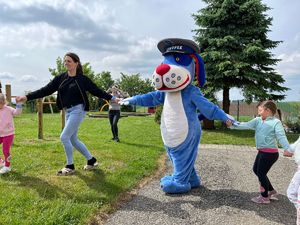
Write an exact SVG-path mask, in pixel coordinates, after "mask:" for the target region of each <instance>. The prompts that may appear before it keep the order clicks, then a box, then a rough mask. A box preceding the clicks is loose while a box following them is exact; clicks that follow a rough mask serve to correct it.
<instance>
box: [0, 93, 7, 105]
mask: <svg viewBox="0 0 300 225" xmlns="http://www.w3.org/2000/svg"><path fill="white" fill-rule="evenodd" d="M5 102H6V99H5V95H4V94H2V93H0V103H5Z"/></svg>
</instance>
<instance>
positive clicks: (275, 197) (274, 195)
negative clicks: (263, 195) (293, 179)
mask: <svg viewBox="0 0 300 225" xmlns="http://www.w3.org/2000/svg"><path fill="white" fill-rule="evenodd" d="M268 195H269V196H268V197H269V199H270V200H275V201H278V200H279V199H278V193H277V191H275V190H273V191H269V193H268Z"/></svg>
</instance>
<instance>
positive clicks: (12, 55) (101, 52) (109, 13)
mask: <svg viewBox="0 0 300 225" xmlns="http://www.w3.org/2000/svg"><path fill="white" fill-rule="evenodd" d="M263 2H264V3H266V4H267V5H268V6H269V7H271V8H272V10H270V11H269V12H268V14H269V15H270V16H271V17H273V26H272V27H271V30H272V32H270V33H269V38H270V39H272V40H274V41H275V40H276V41H277V40H281V41H283V43H282V44H280V45H279V46H278V47H277V48H276V49H274V50H273V52H274V54H275V56H276V57H277V58H281V59H282V61H281V62H280V63H279V64H278V66H277V67H276V69H277V70H278V71H279V73H280V74H283V76H284V79H285V80H286V83H285V84H284V85H285V86H286V87H289V88H291V90H290V91H288V92H286V94H287V98H286V100H288V101H300V88H299V83H300V82H299V81H300V76H299V75H300V25H299V21H300V13H299V9H300V1H299V0H289V1H284V0H276V1H274V0H264V1H263ZM204 6H205V5H204V3H203V2H202V1H200V0H185V1H182V0H151V1H146V0H118V1H117V0H85V1H75V0H68V1H65V0H14V1H7V0H0V49H1V54H0V81H1V82H2V85H3V86H4V85H5V84H11V85H12V94H13V95H23V94H24V92H25V91H29V90H32V91H33V90H36V89H37V88H40V87H42V86H43V85H45V84H47V82H48V81H49V80H50V79H51V75H50V73H49V71H48V68H55V67H56V62H55V60H56V58H57V57H58V56H60V57H63V56H64V54H65V53H66V52H68V51H72V52H75V53H77V54H78V55H79V56H80V58H81V61H82V63H85V62H90V64H91V66H92V68H93V70H94V71H95V72H97V73H100V72H102V71H110V72H111V73H112V76H113V78H114V79H116V78H119V76H120V72H123V73H125V74H133V73H140V74H141V75H142V76H143V77H149V78H150V75H151V74H152V72H153V71H154V68H155V67H156V66H157V64H159V63H160V62H161V60H162V56H161V54H160V53H159V51H158V50H157V48H156V45H157V42H158V41H159V40H161V39H164V38H167V37H180V38H187V39H193V35H194V33H193V32H192V30H193V29H194V28H195V22H194V20H193V18H192V17H191V15H192V14H193V13H196V12H197V11H198V10H199V9H201V8H203V7H204ZM241 98H242V97H241V96H240V95H239V91H238V90H233V91H232V92H231V99H232V100H236V99H241Z"/></svg>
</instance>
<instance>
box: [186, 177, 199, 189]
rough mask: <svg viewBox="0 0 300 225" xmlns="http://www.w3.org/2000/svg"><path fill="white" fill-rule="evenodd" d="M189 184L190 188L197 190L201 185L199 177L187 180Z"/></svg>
mask: <svg viewBox="0 0 300 225" xmlns="http://www.w3.org/2000/svg"><path fill="white" fill-rule="evenodd" d="M189 182H190V184H191V188H198V187H200V185H201V181H200V179H199V177H197V178H195V177H194V178H193V179H192V178H191V179H190V180H189Z"/></svg>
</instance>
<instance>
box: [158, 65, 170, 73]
mask: <svg viewBox="0 0 300 225" xmlns="http://www.w3.org/2000/svg"><path fill="white" fill-rule="evenodd" d="M170 69H171V67H170V66H169V65H168V64H161V65H159V66H158V67H157V68H156V73H157V74H159V75H161V76H163V75H164V74H166V73H167V72H168V71H169V70H170Z"/></svg>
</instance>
